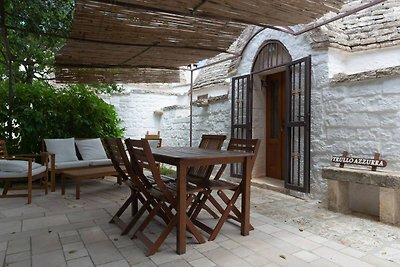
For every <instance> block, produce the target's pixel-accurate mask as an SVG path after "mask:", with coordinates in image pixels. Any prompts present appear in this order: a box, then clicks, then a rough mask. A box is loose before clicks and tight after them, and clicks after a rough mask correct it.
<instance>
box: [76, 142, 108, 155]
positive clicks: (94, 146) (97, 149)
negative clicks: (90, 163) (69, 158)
mask: <svg viewBox="0 0 400 267" xmlns="http://www.w3.org/2000/svg"><path fill="white" fill-rule="evenodd" d="M75 143H76V146H77V147H78V150H79V153H80V154H81V156H82V159H83V160H98V159H107V154H106V152H105V151H104V147H103V144H102V142H101V140H100V138H95V139H83V140H76V141H75Z"/></svg>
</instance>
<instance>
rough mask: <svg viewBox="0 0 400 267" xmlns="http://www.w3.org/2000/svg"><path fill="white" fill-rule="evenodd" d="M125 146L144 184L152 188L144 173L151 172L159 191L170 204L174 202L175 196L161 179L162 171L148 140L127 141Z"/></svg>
mask: <svg viewBox="0 0 400 267" xmlns="http://www.w3.org/2000/svg"><path fill="white" fill-rule="evenodd" d="M125 144H126V146H127V149H128V151H129V155H130V156H131V163H132V166H133V167H134V169H136V171H137V172H138V176H139V178H140V179H141V180H142V181H143V183H145V184H147V187H149V185H150V186H151V187H152V185H151V184H150V183H149V181H148V180H147V178H146V175H145V173H144V171H145V170H147V171H150V172H151V174H152V176H153V179H154V181H155V182H156V185H157V188H158V190H159V191H161V193H162V194H163V195H164V197H165V198H167V200H168V201H169V202H172V201H173V194H172V192H171V191H170V190H169V189H168V188H167V186H166V184H165V183H164V181H163V180H162V179H161V175H160V169H159V167H158V165H157V163H156V161H155V159H154V156H153V153H152V152H151V148H150V145H149V142H148V141H147V140H146V139H141V140H135V139H127V140H125Z"/></svg>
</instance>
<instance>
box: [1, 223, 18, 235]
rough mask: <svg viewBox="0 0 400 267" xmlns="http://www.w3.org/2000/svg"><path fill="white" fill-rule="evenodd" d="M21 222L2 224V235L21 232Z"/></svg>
mask: <svg viewBox="0 0 400 267" xmlns="http://www.w3.org/2000/svg"><path fill="white" fill-rule="evenodd" d="M21 225H22V223H21V221H11V222H2V223H0V235H4V234H11V233H16V232H21Z"/></svg>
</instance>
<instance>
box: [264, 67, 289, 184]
mask: <svg viewBox="0 0 400 267" xmlns="http://www.w3.org/2000/svg"><path fill="white" fill-rule="evenodd" d="M265 85H266V97H267V99H266V127H265V130H266V133H265V142H266V155H265V157H266V163H265V167H266V175H267V176H268V177H272V178H276V179H283V167H284V118H285V72H280V73H276V74H272V75H268V76H267V77H266V80H265Z"/></svg>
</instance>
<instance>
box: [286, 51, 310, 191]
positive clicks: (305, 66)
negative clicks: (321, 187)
mask: <svg viewBox="0 0 400 267" xmlns="http://www.w3.org/2000/svg"><path fill="white" fill-rule="evenodd" d="M286 104H287V108H286V124H285V134H286V138H285V147H286V148H285V152H286V155H287V156H286V157H285V173H284V176H285V187H286V188H289V189H293V190H297V191H301V192H305V193H309V192H310V120H311V57H306V58H302V59H299V60H296V61H293V62H292V63H290V64H288V66H287V71H286Z"/></svg>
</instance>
